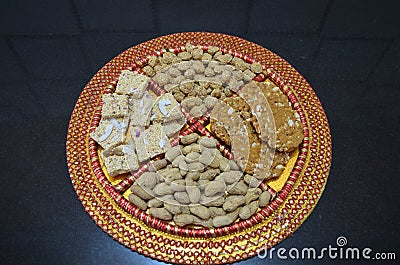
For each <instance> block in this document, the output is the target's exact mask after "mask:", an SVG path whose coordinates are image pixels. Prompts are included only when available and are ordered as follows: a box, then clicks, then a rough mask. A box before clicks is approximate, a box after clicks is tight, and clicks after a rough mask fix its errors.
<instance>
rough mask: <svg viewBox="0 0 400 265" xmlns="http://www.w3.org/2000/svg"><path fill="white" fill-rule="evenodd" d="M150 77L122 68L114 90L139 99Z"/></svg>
mask: <svg viewBox="0 0 400 265" xmlns="http://www.w3.org/2000/svg"><path fill="white" fill-rule="evenodd" d="M149 80H150V78H149V77H148V76H145V75H141V74H139V73H137V72H133V71H129V70H122V72H121V75H120V76H119V79H118V83H117V88H116V90H115V92H116V93H117V94H121V95H128V96H132V97H133V98H137V99H140V98H142V97H143V94H144V92H145V91H146V89H147V86H148V84H149Z"/></svg>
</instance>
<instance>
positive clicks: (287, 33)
mask: <svg viewBox="0 0 400 265" xmlns="http://www.w3.org/2000/svg"><path fill="white" fill-rule="evenodd" d="M246 34H263V35H271V36H288V37H292V36H302V37H309V36H317V35H318V32H316V31H263V30H256V31H248V32H246Z"/></svg>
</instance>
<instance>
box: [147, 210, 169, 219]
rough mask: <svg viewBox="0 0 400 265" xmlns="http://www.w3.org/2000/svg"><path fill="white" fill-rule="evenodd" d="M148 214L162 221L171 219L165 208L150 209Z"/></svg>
mask: <svg viewBox="0 0 400 265" xmlns="http://www.w3.org/2000/svg"><path fill="white" fill-rule="evenodd" d="M149 214H150V215H152V216H154V217H156V218H158V219H161V220H164V221H169V220H171V219H172V214H171V213H170V212H168V211H167V210H166V209H165V208H150V210H149Z"/></svg>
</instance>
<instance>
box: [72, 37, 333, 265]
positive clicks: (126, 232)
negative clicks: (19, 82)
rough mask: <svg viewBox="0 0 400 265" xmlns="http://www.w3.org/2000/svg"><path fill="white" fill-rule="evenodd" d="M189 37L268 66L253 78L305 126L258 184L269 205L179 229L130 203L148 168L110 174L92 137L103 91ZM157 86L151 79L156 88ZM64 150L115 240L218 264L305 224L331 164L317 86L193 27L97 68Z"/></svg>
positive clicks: (194, 126) (196, 125) (261, 52)
mask: <svg viewBox="0 0 400 265" xmlns="http://www.w3.org/2000/svg"><path fill="white" fill-rule="evenodd" d="M187 42H190V43H192V44H194V45H201V46H202V47H204V49H206V48H207V47H208V46H210V45H213V46H218V47H220V48H221V49H222V50H223V51H224V52H229V53H231V54H233V55H235V56H238V57H241V58H243V59H244V60H246V61H247V62H258V63H260V64H262V65H263V67H264V69H265V71H264V72H263V73H262V74H259V75H257V76H256V77H255V80H256V81H263V80H265V79H269V80H271V81H273V82H274V83H275V84H276V85H278V86H279V87H280V88H281V89H282V90H283V91H285V93H286V94H287V95H288V97H289V100H290V101H291V102H292V104H293V106H294V107H295V108H296V110H297V112H298V113H299V115H300V117H301V121H302V123H303V125H304V129H303V132H304V135H305V139H304V141H303V143H302V144H301V146H300V148H299V149H298V150H296V152H294V154H293V155H292V158H291V160H290V161H289V164H288V166H287V168H286V171H285V172H284V174H282V175H281V176H280V177H279V178H278V179H275V180H271V181H269V182H266V183H263V186H262V188H263V189H268V190H269V191H270V192H271V193H272V194H273V198H274V199H273V200H272V202H271V203H270V204H269V205H267V206H266V207H264V208H263V209H261V210H260V211H258V212H257V213H256V214H255V215H253V216H252V217H251V218H250V219H248V220H245V221H241V222H236V223H234V224H232V225H230V226H228V227H223V228H217V229H208V228H205V229H190V228H180V227H176V226H173V225H170V224H168V223H164V222H162V221H160V220H157V219H155V218H153V217H151V216H149V215H147V214H145V213H143V212H141V211H140V210H138V209H137V208H136V207H135V206H134V205H132V204H130V203H129V201H128V200H127V199H126V194H125V196H124V191H125V190H126V188H127V187H128V186H129V184H130V183H132V181H134V179H135V177H138V176H139V175H140V172H142V171H144V170H146V167H143V168H142V169H141V170H139V171H138V172H139V173H136V174H134V175H133V176H127V177H126V178H124V179H110V178H109V177H108V175H107V174H106V172H104V170H103V169H102V163H101V161H100V159H99V156H98V148H97V145H96V144H95V142H94V141H93V140H92V139H91V138H90V137H89V133H90V132H91V131H92V130H93V129H94V128H95V127H96V126H97V124H98V122H99V120H100V118H101V117H100V113H101V111H100V107H101V106H100V102H101V96H102V94H104V93H109V92H111V91H112V90H113V89H114V87H115V85H116V81H117V79H118V76H119V74H120V72H121V71H122V70H124V69H133V70H137V69H140V67H141V66H142V65H143V64H145V63H146V60H147V56H148V55H154V54H158V55H159V54H161V53H163V51H165V49H166V48H167V49H173V50H175V51H180V50H181V49H183V47H184V46H185V44H186V43H187ZM159 89H160V88H159V87H157V86H156V84H154V89H153V90H154V91H155V92H156V93H157V91H158V90H159ZM158 92H160V91H158ZM204 121H205V119H204V120H195V119H193V120H190V119H189V126H188V128H187V129H186V131H185V132H187V133H189V132H190V131H193V130H194V131H197V132H199V133H202V134H203V135H204V134H205V135H206V134H207V133H208V131H207V128H206V127H205V126H206V124H204ZM222 148H223V147H222ZM66 152H67V161H68V169H69V172H70V177H71V181H72V183H73V186H74V188H75V190H76V192H77V195H78V197H79V199H80V200H81V201H82V204H83V206H84V207H85V210H86V211H87V212H88V213H89V215H90V216H91V217H92V219H93V220H94V221H95V222H96V223H97V225H98V226H100V227H101V228H102V229H103V230H104V231H105V232H106V233H108V234H109V235H110V236H112V237H113V238H114V239H115V240H117V241H118V242H120V243H121V244H123V245H125V246H127V247H129V248H131V249H132V250H135V251H137V252H139V253H141V254H144V255H146V256H150V257H152V258H155V259H159V260H162V261H165V262H172V263H185V264H186V263H192V264H198V263H201V264H204V263H212V264H219V263H228V262H234V261H238V260H242V259H245V258H248V257H251V256H254V255H256V254H257V251H259V250H262V249H265V248H270V247H272V246H274V245H275V244H277V243H279V242H280V241H282V240H283V239H285V238H286V237H288V236H289V235H291V234H292V233H293V232H294V231H295V230H296V229H297V228H298V227H299V226H300V225H301V224H302V223H303V222H304V220H305V219H306V218H307V216H308V215H309V214H310V213H311V211H312V209H313V208H314V207H315V205H316V204H317V202H318V199H319V198H320V196H321V194H322V191H323V189H324V187H325V183H326V180H327V177H328V172H329V167H330V163H331V138H330V133H329V126H328V122H327V119H326V116H325V113H324V110H323V108H322V106H321V104H320V102H319V100H318V98H317V97H316V95H315V93H314V91H313V90H312V88H311V87H310V86H309V84H308V83H307V82H306V81H305V80H304V78H303V77H302V76H301V75H300V74H299V73H298V72H297V71H296V70H295V69H294V68H293V67H292V66H290V65H289V64H288V63H287V62H286V61H285V60H283V59H282V58H280V57H279V56H277V55H276V54H274V53H272V52H270V51H269V50H267V49H265V48H263V47H261V46H259V45H256V44H254V43H251V42H249V41H246V40H243V39H240V38H237V37H233V36H229V35H223V34H215V33H205V32H192V33H178V34H173V35H167V36H162V37H159V38H157V39H153V40H150V41H147V42H145V43H142V44H139V45H137V46H134V47H132V48H130V49H128V50H126V51H125V52H123V53H122V54H120V55H118V56H117V57H115V58H114V59H113V60H111V61H110V62H109V63H107V64H106V65H105V66H104V67H103V68H102V69H100V70H99V71H98V72H97V73H96V75H95V76H94V77H93V78H92V79H91V80H90V82H89V83H88V84H87V85H86V86H85V88H84V89H83V91H82V93H81V95H80V97H79V99H78V101H77V103H76V106H75V109H74V111H73V114H72V116H71V120H70V124H69V128H68V135H67V144H66ZM225 155H226V156H229V154H228V153H225Z"/></svg>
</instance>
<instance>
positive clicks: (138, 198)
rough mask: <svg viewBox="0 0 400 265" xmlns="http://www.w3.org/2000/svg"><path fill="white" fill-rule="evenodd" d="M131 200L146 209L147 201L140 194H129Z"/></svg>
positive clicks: (141, 208) (140, 207)
mask: <svg viewBox="0 0 400 265" xmlns="http://www.w3.org/2000/svg"><path fill="white" fill-rule="evenodd" d="M128 198H129V201H130V202H131V203H133V204H134V205H136V207H138V208H139V209H140V210H142V211H145V210H146V209H147V203H146V202H145V201H144V200H142V199H141V198H140V197H139V196H136V195H135V194H132V193H131V194H129V196H128Z"/></svg>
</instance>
